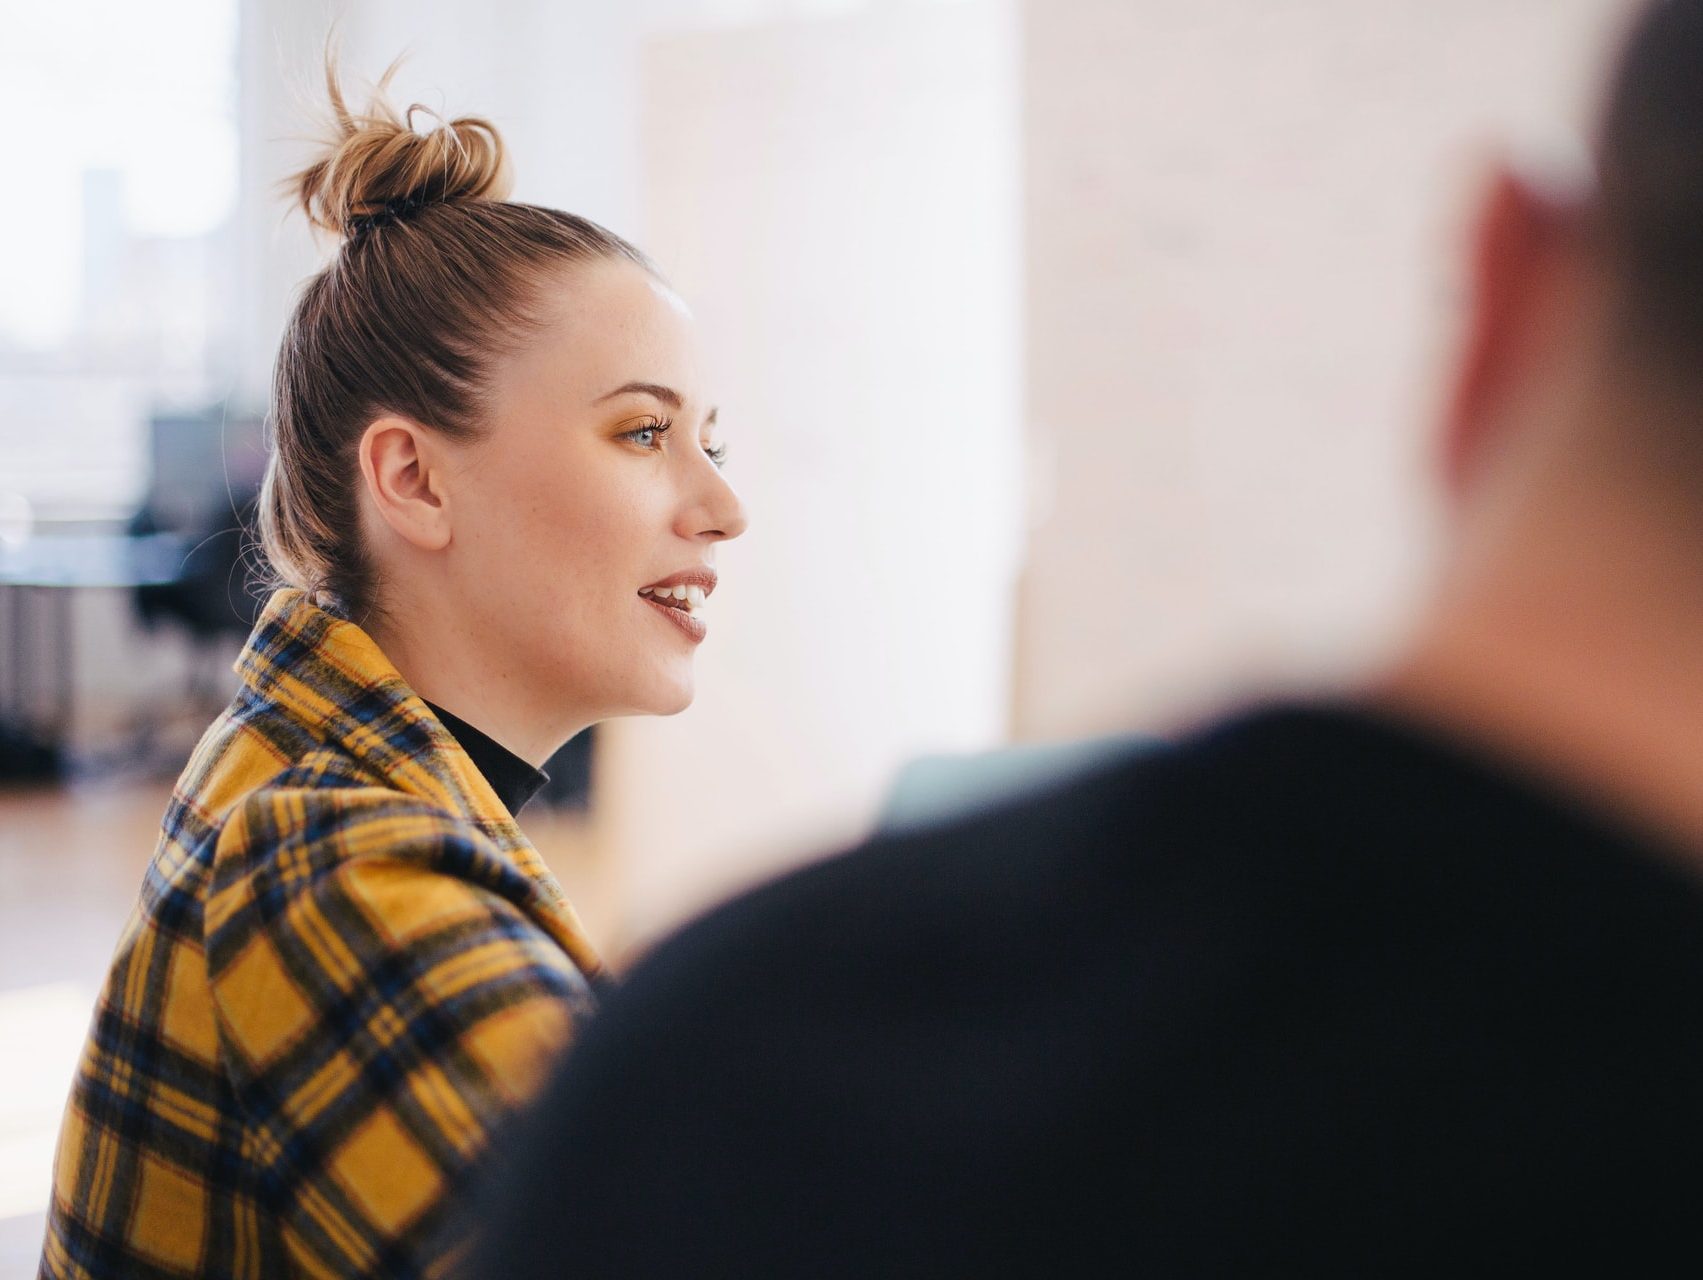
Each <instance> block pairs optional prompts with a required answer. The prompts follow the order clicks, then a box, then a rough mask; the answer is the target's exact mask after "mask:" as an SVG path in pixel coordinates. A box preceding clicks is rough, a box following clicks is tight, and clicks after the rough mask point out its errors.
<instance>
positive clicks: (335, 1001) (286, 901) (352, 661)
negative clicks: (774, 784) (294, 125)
mask: <svg viewBox="0 0 1703 1280" xmlns="http://www.w3.org/2000/svg"><path fill="white" fill-rule="evenodd" d="M329 63H330V60H329V59H328V67H327V78H328V83H329V86H330V94H331V107H332V112H333V117H334V120H335V123H336V131H335V137H334V139H333V140H332V141H331V142H330V143H329V144H328V145H327V147H326V148H325V150H324V152H323V154H321V155H320V157H319V158H318V159H317V160H316V161H315V163H313V164H312V165H311V167H309V168H308V169H306V170H305V171H304V172H303V173H301V174H300V175H298V176H297V178H296V179H294V180H293V181H294V189H295V194H296V197H297V200H298V202H299V204H300V206H301V208H302V210H303V211H304V212H305V213H306V215H307V217H308V218H309V219H310V220H311V221H312V223H313V224H314V225H315V226H316V227H319V228H323V229H327V230H330V231H332V232H334V233H337V234H339V235H340V236H341V237H342V244H341V245H340V247H339V249H338V251H337V253H336V255H335V257H334V258H333V259H332V260H331V261H330V263H329V264H328V265H327V266H326V267H325V268H324V269H323V270H322V271H320V272H319V273H318V274H316V275H315V276H313V277H312V278H311V279H310V280H308V282H307V283H306V286H305V287H304V289H303V291H302V293H301V295H300V299H299V301H298V303H297V305H296V307H295V310H294V314H293V315H292V317H291V319H290V321H289V325H288V328H287V330H286V332H285V335H284V339H283V343H282V346H281V349H280V352H279V356H278V362H277V367H276V370H275V381H274V399H273V404H272V426H273V432H274V436H275V443H274V450H273V453H272V455H271V458H270V463H269V467H268V471H267V475H266V482H265V488H264V492H263V495H262V504H261V506H262V510H261V521H260V523H261V532H262V539H263V544H264V547H265V551H266V553H267V556H268V558H269V560H270V562H271V565H272V566H273V568H274V570H275V574H276V579H277V582H278V589H277V590H276V591H275V593H274V594H273V595H272V596H271V599H270V602H269V603H268V604H267V606H266V608H265V611H264V613H263V615H262V617H261V618H260V620H259V621H258V623H257V625H256V627H255V629H254V632H253V634H252V636H251V637H250V639H249V641H248V644H247V647H246V649H245V651H244V652H243V654H242V657H241V659H240V660H239V662H238V664H237V670H238V673H239V675H240V677H241V689H240V692H239V693H238V694H237V695H236V698H235V700H234V701H233V702H232V703H231V705H230V707H229V708H228V709H227V711H226V712H225V713H224V714H223V715H222V716H221V717H220V718H219V719H218V721H217V722H216V723H214V725H213V726H212V727H211V728H210V729H209V730H208V732H207V734H206V736H205V737H204V738H203V739H202V741H201V744H200V746H199V747H198V748H197V750H196V752H195V754H194V757H193V759H192V760H191V761H190V763H189V765H188V767H187V769H186V770H185V771H184V773H183V775H182V777H181V779H180V780H179V782H178V784H177V786H176V789H175V791H174V794H173V798H172V801H171V805H170V808H169V809H168V811H167V813H166V815H165V819H164V824H163V831H162V834H161V836H160V840H159V845H158V850H157V852H156V855H155V857H154V861H153V863H152V865H151V867H150V868H149V870H148V872H147V877H146V880H145V882H144V884H143V887H142V893H141V900H140V903H139V905H138V907H137V909H136V911H135V913H134V915H133V916H132V919H131V921H130V923H129V925H128V926H127V928H126V930H125V932H124V935H123V937H122V938H121V940H120V942H119V945H118V949H117V953H116V955H115V957H114V960H113V963H112V968H111V973H110V976H109V978H108V981H107V983H106V985H105V988H104V990H103V991H102V993H101V995H100V998H99V1002H98V1005H97V1007H96V1010H95V1015H94V1022H93V1027H92V1030H91V1033H90V1036H89V1040H88V1044H87V1047H86V1049H85V1051H84V1053H83V1057H82V1060H81V1062H80V1064H79V1066H78V1068H77V1072H76V1078H75V1081H74V1084H73V1087H72V1092H71V1098H70V1102H69V1105H68V1108H67V1111H66V1114H65V1120H64V1123H63V1128H62V1132H61V1137H60V1142H59V1149H58V1157H57V1161H56V1167H55V1172H54V1188H53V1197H52V1204H51V1209H50V1216H49V1222H48V1230H47V1239H46V1244H45V1252H44V1255H43V1259H42V1265H41V1271H42V1274H43V1275H46V1276H54V1277H60V1276H65V1277H70V1276H126V1277H139V1276H209V1277H211V1276H221V1277H224V1276H283V1275H296V1274H301V1275H315V1276H384V1277H402V1276H414V1275H421V1274H428V1273H435V1272H436V1271H437V1270H439V1269H440V1268H441V1266H442V1262H443V1258H444V1257H445V1256H446V1254H445V1253H444V1252H442V1251H445V1250H449V1251H453V1248H454V1247H455V1240H454V1231H453V1227H452V1226H450V1227H446V1226H444V1222H445V1215H444V1209H445V1206H446V1205H447V1204H448V1203H449V1202H450V1201H451V1200H452V1199H453V1197H454V1195H455V1194H456V1191H457V1189H458V1187H460V1186H461V1185H462V1184H463V1182H464V1180H465V1178H466V1175H467V1171H468V1170H469V1168H470V1167H471V1166H472V1164H473V1163H474V1162H475V1161H476V1160H477V1159H478V1157H479V1156H480V1154H481V1152H482V1149H483V1148H484V1147H485V1146H486V1144H487V1141H488V1135H489V1133H490V1131H491V1130H492V1128H493V1127H494V1126H496V1125H498V1124H499V1123H501V1122H502V1121H503V1120H504V1119H505V1117H508V1116H510V1115H511V1114H512V1113H513V1112H514V1111H515V1110H516V1108H517V1107H518V1106H519V1104H520V1103H521V1102H522V1101H523V1100H525V1099H526V1098H528V1097H529V1096H530V1094H531V1093H532V1092H533V1091H534V1090H535V1089H536V1087H537V1085H538V1083H539V1082H540V1081H541V1080H542V1079H543V1077H544V1073H545V1067H546V1065H547V1062H548V1059H549V1058H550V1056H551V1055H552V1054H553V1053H554V1052H555V1051H556V1050H558V1049H559V1047H560V1046H561V1045H562V1044H563V1043H564V1042H565V1040H566V1038H567V1036H568V1035H569V1032H570V1030H571V1028H572V1026H573V1024H574V1023H575V1020H576V1019H577V1018H579V1017H580V1016H581V1015H582V1014H583V1013H584V1012H586V1011H587V1010H588V1009H589V1008H590V1007H591V1006H592V1004H593V1000H594V987H595V986H596V985H598V981H599V976H600V964H599V961H598V957H597V955H596V952H595V950H594V948H593V946H592V944H591V942H590V941H589V939H588V938H587V937H586V935H585V933H584V931H583V929H582V928H581V926H580V924H579V922H578V921H577V919H576V917H575V915H574V912H573V910H572V909H571V907H570V906H569V904H568V903H567V902H566V901H565V900H564V897H563V894H562V891H561V889H560V887H559V886H558V885H557V883H556V881H555V880H554V878H553V877H552V876H551V874H550V873H549V871H548V870H547V869H546V868H545V866H544V864H543V863H542V861H541V860H540V858H539V856H538V854H537V852H536V851H535V850H534V849H533V847H532V846H531V845H530V844H529V843H528V841H527V839H526V837H525V836H524V835H523V834H522V832H521V830H520V828H519V827H518V826H517V825H516V822H515V819H514V814H515V813H516V812H517V811H518V810H519V809H520V808H521V806H522V805H523V804H525V803H526V801H527V799H528V798H529V797H530V796H532V795H533V793H534V792H535V791H536V790H537V789H538V787H539V786H540V784H541V783H542V782H543V781H545V778H544V775H543V774H542V773H541V772H540V771H539V766H540V765H541V764H542V763H543V762H544V761H545V760H546V759H547V758H548V757H549V756H550V755H551V754H552V753H553V752H554V751H555V750H556V749H557V748H558V747H560V746H561V745H562V743H563V742H565V741H566V740H567V739H568V738H570V737H571V736H573V735H574V734H576V733H578V732H579V731H580V730H582V729H584V728H586V727H587V726H588V725H590V724H592V723H593V722H595V721H598V720H602V719H604V718H607V717H611V716H621V715H668V714H672V713H674V712H678V711H680V710H681V709H683V708H684V707H685V706H687V704H688V703H689V702H690V701H691V699H692V692H693V676H692V663H693V655H694V651H695V650H696V647H697V645H698V644H699V643H700V642H701V641H702V640H703V639H704V637H705V634H706V622H705V620H704V617H703V606H704V599H705V597H706V596H708V595H709V593H710V592H711V591H712V590H714V587H715V582H716V575H715V570H714V568H713V561H714V552H715V548H716V545H717V544H718V543H719V542H722V541H723V540H725V539H728V538H731V537H734V536H737V535H738V533H739V532H740V531H741V530H742V529H743V527H744V525H745V517H744V515H743V514H742V511H741V508H740V504H739V502H738V500H737V498H736V497H735V495H734V493H733V491H732V490H731V489H730V488H729V487H728V485H727V483H726V482H725V480H724V479H723V477H722V475H721V472H720V464H721V461H722V454H721V447H720V445H719V444H717V443H715V441H714V439H713V436H712V431H713V427H714V423H715V417H716V414H715V410H714V408H712V407H711V405H710V404H709V402H708V401H707V399H706V388H705V386H704V384H703V378H702V372H701V370H700V367H699V361H698V355H697V346H696V340H695V338H694V334H693V322H692V319H691V316H690V314H689V312H688V311H687V309H686V307H685V306H684V305H683V304H682V302H681V300H680V299H679V298H678V297H677V296H676V295H675V294H674V292H673V291H672V290H670V289H669V287H668V286H667V285H666V284H665V283H664V282H663V281H662V280H661V279H660V278H659V276H658V274H657V272H656V270H655V268H654V267H652V266H651V264H650V263H649V262H648V260H647V259H646V258H645V256H644V255H643V254H642V253H640V252H639V250H637V249H635V248H634V247H633V246H632V245H630V244H628V243H627V242H626V241H624V240H622V239H621V238H620V237H618V236H616V235H614V234H612V233H611V232H609V231H606V230H605V229H603V228H602V227H599V226H596V225H595V224H593V223H591V222H588V221H586V220H585V219H583V218H579V217H576V216H574V215H572V214H568V213H562V212H559V211H556V210H552V209H545V208H539V207H537V206H533V205H528V204H519V203H510V202H508V201H507V200H506V199H505V195H506V192H507V189H508V186H509V178H508V171H507V164H506V161H505V155H504V148H503V144H502V142H501V140H500V138H499V136H498V134H497V132H496V130H495V129H494V128H493V127H492V126H491V125H490V124H489V123H488V122H486V121H483V120H479V119H474V118H461V119H456V120H451V121H448V122H443V121H438V122H436V123H435V127H432V128H430V129H428V130H426V131H424V132H420V131H416V129H415V128H414V127H413V123H414V119H413V118H414V114H415V112H416V111H418V110H420V109H419V108H410V110H409V112H408V113H407V114H406V115H399V114H397V113H396V112H395V111H394V110H393V109H391V108H390V107H389V106H388V105H386V103H385V102H384V99H383V94H384V90H385V87H386V84H387V83H388V80H389V75H388V74H387V75H386V77H385V78H384V80H381V81H380V84H379V86H378V93H377V94H376V95H375V98H374V101H373V103H372V105H371V106H370V107H369V108H367V109H366V110H365V111H362V112H356V111H353V110H351V109H350V108H349V107H348V105H347V104H346V102H345V100H344V98H343V96H342V94H341V93H340V91H339V88H338V83H337V77H336V72H335V68H334V67H333V66H331V65H329ZM393 70H394V68H393Z"/></svg>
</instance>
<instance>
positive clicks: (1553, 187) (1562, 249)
mask: <svg viewBox="0 0 1703 1280" xmlns="http://www.w3.org/2000/svg"><path fill="white" fill-rule="evenodd" d="M1564 176H1566V175H1564V174H1561V173H1560V172H1559V171H1558V172H1557V173H1556V174H1555V175H1550V174H1547V173H1544V172H1533V173H1531V174H1527V173H1523V172H1521V171H1520V170H1518V169H1516V168H1515V167H1513V166H1511V165H1508V164H1504V165H1502V166H1500V167H1499V168H1498V169H1497V170H1496V171H1495V173H1494V174H1493V175H1492V177H1491V180H1490V182H1489V183H1488V184H1487V187H1486V189H1485V192H1484V195H1483V197H1482V198H1481V202H1480V205H1479V209H1478V215H1477V218H1476V219H1475V220H1474V222H1473V225H1472V230H1471V233H1470V244H1469V250H1468V263H1467V269H1468V289H1469V295H1468V313H1467V318H1466V329H1465V337H1464V341H1463V344H1462V348H1461V352H1460V355H1459V360H1458V364H1457V367H1456V371H1455V381H1454V384H1453V387H1452V388H1451V392H1450V396H1449V399H1448V402H1447V404H1446V406H1445V409H1444V420H1443V436H1442V455H1443V456H1442V466H1443V478H1444V484H1445V486H1446V488H1447V490H1448V493H1449V496H1450V498H1451V499H1452V500H1454V501H1457V502H1458V501H1459V500H1461V499H1462V498H1463V497H1464V495H1465V494H1466V493H1467V492H1468V491H1469V490H1470V489H1471V488H1472V485H1473V481H1474V480H1475V478H1476V477H1477V475H1478V474H1479V472H1480V471H1481V469H1482V467H1483V464H1484V462H1485V460H1486V458H1487V457H1488V456H1489V455H1490V454H1491V453H1493V452H1494V450H1495V448H1496V446H1497V445H1498V444H1499V443H1500V440H1499V438H1498V437H1499V434H1500V431H1501V429H1502V428H1503V427H1504V426H1505V425H1506V424H1507V423H1508V422H1509V421H1510V420H1511V415H1509V414H1508V413H1507V412H1505V410H1506V409H1507V408H1508V406H1509V401H1510V397H1511V396H1512V395H1513V394H1514V393H1516V392H1517V390H1518V388H1519V385H1520V382H1521V380H1522V379H1523V378H1528V377H1531V376H1533V375H1534V373H1536V372H1537V364H1538V361H1539V360H1541V357H1542V352H1541V348H1542V345H1543V342H1544V340H1545V335H1546V333H1547V332H1548V331H1549V330H1550V329H1551V328H1552V325H1551V324H1550V323H1549V322H1551V321H1553V319H1554V317H1553V316H1550V315H1548V313H1547V311H1546V308H1549V307H1551V306H1553V305H1556V304H1557V303H1558V302H1559V301H1560V299H1561V298H1562V296H1563V294H1562V292H1561V291H1560V290H1559V289H1558V288H1557V286H1558V285H1559V284H1561V276H1560V274H1559V273H1560V272H1562V271H1563V270H1564V269H1565V265H1566V264H1565V261H1564V258H1565V254H1566V253H1567V252H1568V250H1569V247H1570V246H1571V244H1572V243H1573V236H1572V234H1571V233H1572V232H1573V230H1574V229H1575V223H1576V218H1577V215H1578V213H1579V209H1580V207H1581V206H1580V203H1579V193H1578V192H1576V191H1574V190H1573V189H1572V187H1571V186H1570V185H1569V184H1566V183H1563V182H1561V181H1560V178H1561V177H1564Z"/></svg>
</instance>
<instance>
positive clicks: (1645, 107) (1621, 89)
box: [1595, 0, 1703, 407]
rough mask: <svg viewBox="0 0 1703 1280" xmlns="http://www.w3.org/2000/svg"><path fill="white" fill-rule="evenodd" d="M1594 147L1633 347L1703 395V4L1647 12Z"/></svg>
mask: <svg viewBox="0 0 1703 1280" xmlns="http://www.w3.org/2000/svg"><path fill="white" fill-rule="evenodd" d="M1595 149H1596V164H1597V170H1598V196H1597V201H1598V210H1597V212H1598V217H1599V219H1600V224H1601V227H1602V230H1603V233H1604V239H1605V241H1606V244H1607V248H1608V251H1609V253H1610V254H1611V260H1612V263H1613V266H1614V269H1615V271H1616V273H1617V274H1618V275H1619V277H1620V279H1621V281H1622V284H1623V304H1624V310H1623V317H1622V318H1623V320H1624V323H1625V325H1626V333H1627V337H1628V338H1629V339H1630V340H1631V341H1630V343H1629V349H1630V350H1633V351H1637V352H1642V353H1644V354H1645V355H1646V356H1649V357H1653V358H1654V360H1655V361H1656V362H1659V364H1660V365H1661V367H1662V371H1663V372H1665V373H1666V374H1669V375H1672V376H1680V377H1683V378H1685V379H1686V380H1687V381H1695V382H1698V383H1699V390H1703V0H1658V3H1655V4H1652V5H1651V6H1650V7H1649V8H1648V9H1647V10H1646V11H1645V12H1644V13H1643V14H1642V15H1641V17H1640V18H1639V20H1638V22H1637V23H1636V25H1635V26H1634V28H1633V30H1632V33H1631V35H1630V38H1629V39H1628V41H1627V44H1626V46H1625V49H1624V51H1623V53H1622V54H1621V58H1620V61H1619V63H1618V64H1617V66H1616V69H1615V72H1614V75H1613V79H1612V81H1611V84H1610V87H1609V93H1608V100H1607V103H1606V106H1605V109H1604V111H1603V113H1602V117H1601V121H1600V124H1599V127H1598V132H1597V138H1596V144H1595ZM1699 403H1700V407H1703V400H1700V402H1699Z"/></svg>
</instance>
